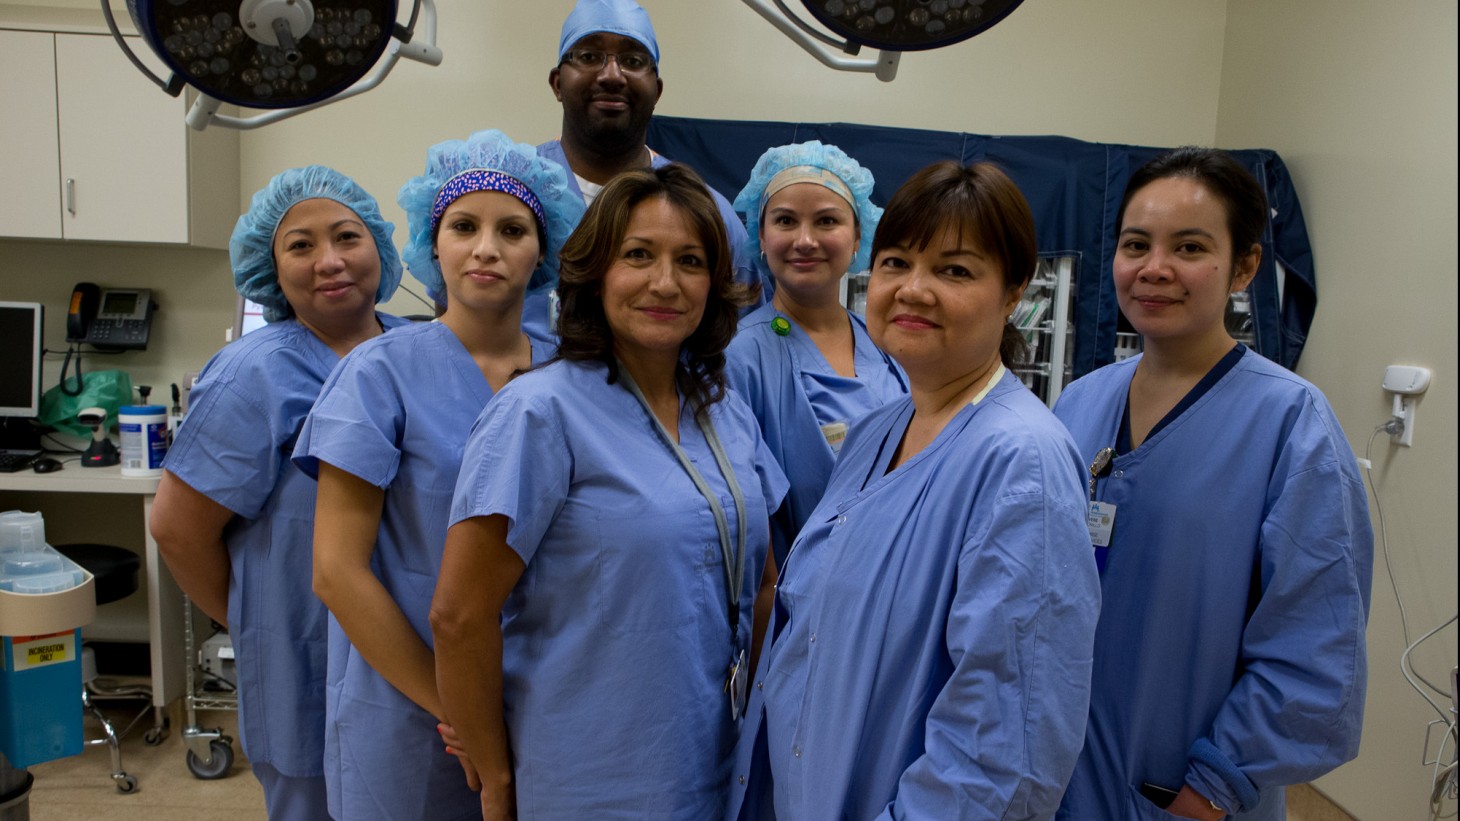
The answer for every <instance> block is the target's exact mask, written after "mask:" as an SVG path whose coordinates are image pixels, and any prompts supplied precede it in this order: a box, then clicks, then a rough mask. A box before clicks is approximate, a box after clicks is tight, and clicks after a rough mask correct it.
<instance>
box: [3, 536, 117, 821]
mask: <svg viewBox="0 0 1460 821" xmlns="http://www.w3.org/2000/svg"><path fill="white" fill-rule="evenodd" d="M95 615H96V594H95V590H94V581H93V579H92V576H91V574H90V573H88V572H87V571H85V570H83V569H82V568H81V567H79V566H78V565H77V564H76V563H75V562H73V561H71V560H70V559H68V558H66V557H65V556H62V555H61V554H60V553H58V552H56V551H55V550H54V549H53V548H51V547H50V546H49V545H47V544H46V543H45V525H44V523H43V522H42V521H41V516H40V514H39V513H22V512H21V511H15V510H13V511H7V512H5V513H0V754H3V755H4V758H5V759H7V767H8V768H9V770H11V771H14V770H19V771H20V772H24V770H25V768H26V767H29V766H31V765H33V764H40V763H42V762H45V761H51V760H53V759H57V758H62V757H64V756H68V755H76V754H77V753H80V752H81V748H82V746H83V736H82V730H81V709H80V705H79V703H78V702H79V699H80V694H81V629H80V628H81V626H82V625H84V624H87V623H89V622H90V621H91V620H92V618H93V617H94V616H95ZM28 780H29V773H26V774H25V776H24V777H20V776H14V775H13V774H11V773H9V772H7V781H13V782H15V783H14V784H11V785H10V790H5V791H0V792H3V793H4V794H5V795H9V792H11V791H16V792H17V795H16V796H15V798H17V799H18V798H21V797H22V795H21V793H23V792H28V791H29V785H28ZM12 801H14V799H12ZM7 803H9V802H7ZM15 803H17V805H18V804H19V803H23V802H15ZM7 811H8V810H7ZM10 817H11V816H0V818H5V819H7V820H8V819H9V818H10ZM16 817H25V816H16Z"/></svg>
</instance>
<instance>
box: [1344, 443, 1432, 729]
mask: <svg viewBox="0 0 1460 821" xmlns="http://www.w3.org/2000/svg"><path fill="white" fill-rule="evenodd" d="M1403 429H1404V428H1403V423H1402V422H1399V421H1398V420H1394V419H1391V420H1389V421H1388V422H1385V423H1384V424H1382V425H1380V426H1378V427H1376V428H1374V432H1373V433H1372V434H1370V435H1369V443H1368V444H1367V445H1365V446H1364V464H1363V466H1364V475H1365V476H1367V477H1368V479H1369V490H1370V491H1372V492H1373V494H1374V510H1376V511H1378V513H1379V547H1380V550H1381V552H1382V553H1383V556H1384V570H1385V571H1386V572H1387V573H1388V574H1389V586H1390V588H1391V589H1392V590H1393V591H1394V601H1395V602H1396V603H1397V604H1398V605H1399V628H1400V630H1401V631H1402V633H1403V635H1404V644H1405V648H1406V649H1405V651H1404V652H1405V655H1406V656H1407V655H1408V653H1409V650H1410V649H1412V647H1413V646H1414V645H1411V644H1410V641H1409V616H1408V615H1407V614H1406V613H1405V611H1404V597H1403V596H1401V595H1400V594H1399V582H1398V581H1397V580H1396V579H1395V578H1394V565H1393V564H1392V563H1391V562H1390V561H1389V532H1388V528H1387V527H1386V526H1385V522H1384V504H1383V502H1382V501H1381V500H1380V499H1379V486H1378V485H1377V484H1375V483H1374V462H1373V459H1372V454H1373V449H1374V440H1375V439H1376V438H1378V436H1379V434H1381V433H1398V432H1401V431H1403ZM1450 621H1454V618H1451V620H1450ZM1449 623H1450V622H1445V624H1449ZM1444 626H1445V625H1441V627H1444ZM1439 629H1440V628H1438V627H1437V628H1435V630H1432V631H1430V632H1429V633H1426V634H1425V637H1426V638H1428V637H1429V636H1431V635H1433V634H1434V632H1435V631H1437V630H1439ZM1421 641H1423V639H1421ZM1417 644H1418V642H1415V645H1417ZM1404 659H1405V656H1400V659H1399V663H1400V670H1401V672H1403V669H1404V663H1405V661H1404ZM1414 675H1415V678H1418V679H1419V680H1420V681H1422V682H1424V684H1425V686H1427V687H1429V688H1430V689H1431V690H1434V691H1435V692H1436V693H1439V694H1440V695H1442V696H1443V695H1448V694H1449V691H1447V690H1445V689H1443V688H1441V687H1438V686H1436V685H1435V684H1434V682H1432V681H1430V680H1429V679H1427V678H1425V677H1424V676H1422V675H1420V673H1419V671H1418V670H1416V671H1415V673H1414ZM1404 677H1405V679H1406V680H1408V681H1409V682H1410V686H1415V685H1414V681H1413V680H1412V679H1410V678H1409V674H1408V673H1406V674H1405V676H1404ZM1415 690H1416V691H1418V692H1419V694H1420V695H1422V696H1424V697H1425V701H1429V702H1430V704H1431V705H1432V706H1433V705H1434V702H1433V701H1431V700H1430V698H1429V695H1428V694H1426V693H1425V692H1424V691H1422V690H1419V688H1418V687H1417V686H1415ZM1436 709H1439V708H1438V707H1437V708H1436ZM1440 717H1441V718H1443V717H1444V714H1443V713H1441V716H1440Z"/></svg>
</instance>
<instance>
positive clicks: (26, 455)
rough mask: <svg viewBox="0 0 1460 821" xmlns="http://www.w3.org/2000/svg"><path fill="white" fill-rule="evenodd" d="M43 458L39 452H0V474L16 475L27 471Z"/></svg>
mask: <svg viewBox="0 0 1460 821" xmlns="http://www.w3.org/2000/svg"><path fill="white" fill-rule="evenodd" d="M39 458H41V452H40V451H38V450H0V473H14V472H16V471H18V470H25V469H26V468H28V467H30V465H31V463H32V462H34V461H35V460H37V459H39Z"/></svg>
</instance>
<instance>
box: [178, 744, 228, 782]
mask: <svg viewBox="0 0 1460 821" xmlns="http://www.w3.org/2000/svg"><path fill="white" fill-rule="evenodd" d="M232 767H233V746H232V745H231V744H229V743H228V742H226V741H219V740H216V739H215V740H214V741H211V742H209V743H208V757H207V758H198V757H197V756H196V755H194V754H193V751H192V750H188V769H189V770H190V771H191V772H192V774H193V775H194V776H196V777H198V778H201V779H203V780H204V781H212V780H214V779H218V778H222V777H223V776H225V775H227V774H228V771H229V769H231V768H232Z"/></svg>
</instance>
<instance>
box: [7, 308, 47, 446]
mask: <svg viewBox="0 0 1460 821" xmlns="http://www.w3.org/2000/svg"><path fill="white" fill-rule="evenodd" d="M44 315H45V309H44V308H43V307H42V306H41V304H40V303H39V302H0V351H4V355H3V356H0V417H23V418H34V417H36V416H38V415H40V412H41V384H42V382H43V378H42V375H41V354H42V353H43V352H44V351H45V345H44V344H43V343H42V337H41V328H42V319H43V318H44Z"/></svg>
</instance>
